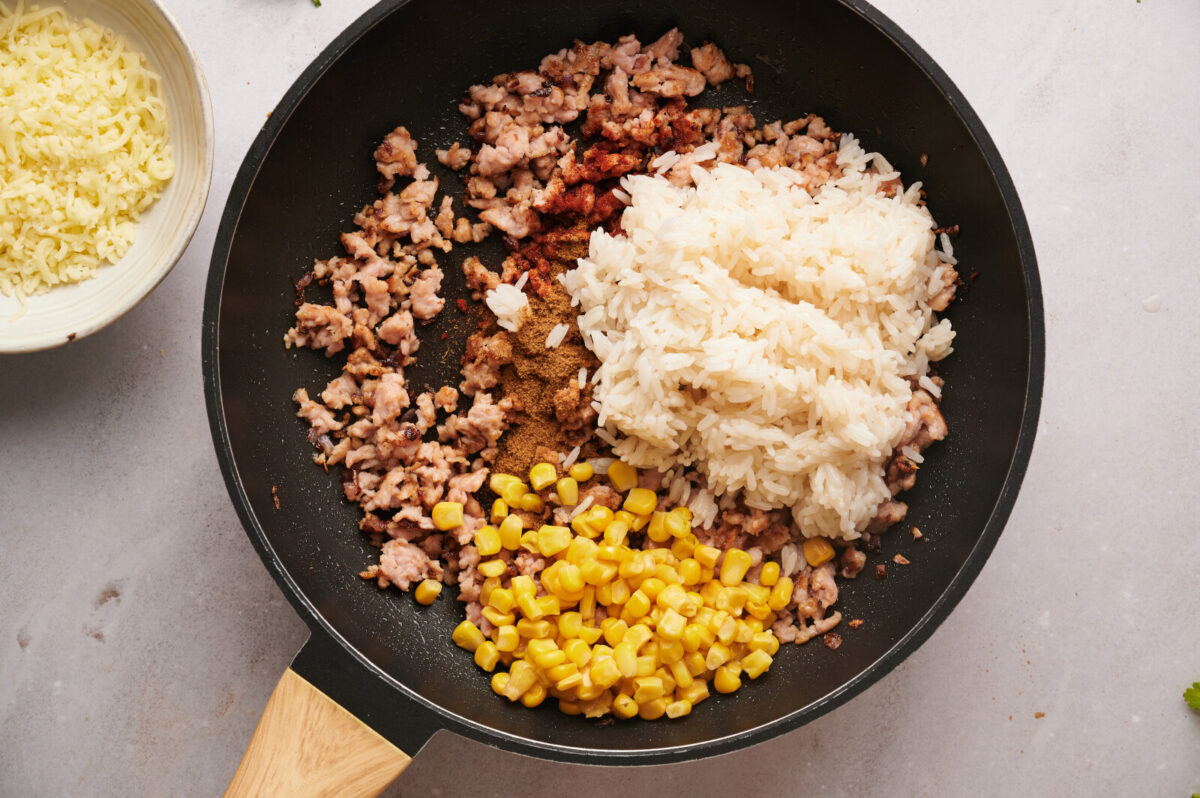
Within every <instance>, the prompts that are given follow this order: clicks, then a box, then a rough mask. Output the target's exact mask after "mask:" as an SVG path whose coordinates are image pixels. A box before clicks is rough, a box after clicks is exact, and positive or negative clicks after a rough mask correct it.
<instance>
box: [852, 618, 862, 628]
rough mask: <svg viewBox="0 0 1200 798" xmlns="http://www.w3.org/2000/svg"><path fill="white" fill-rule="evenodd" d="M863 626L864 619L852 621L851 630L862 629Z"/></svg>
mask: <svg viewBox="0 0 1200 798" xmlns="http://www.w3.org/2000/svg"><path fill="white" fill-rule="evenodd" d="M862 625H863V619H862V618H855V619H854V620H852V621H850V628H851V629H857V628H859V627H860V626H862Z"/></svg>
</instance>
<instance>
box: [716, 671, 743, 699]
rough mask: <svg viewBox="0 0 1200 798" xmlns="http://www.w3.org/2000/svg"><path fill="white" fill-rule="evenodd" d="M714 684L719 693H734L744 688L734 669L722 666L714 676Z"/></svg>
mask: <svg viewBox="0 0 1200 798" xmlns="http://www.w3.org/2000/svg"><path fill="white" fill-rule="evenodd" d="M712 683H713V687H715V688H716V690H717V692H718V693H732V692H734V691H736V690H737V689H738V688H739V687H741V686H742V679H741V676H739V675H738V674H736V673H734V671H733V669H731V668H727V667H725V666H724V665H722V666H721V667H719V668H717V672H716V673H715V674H714V675H713V680H712Z"/></svg>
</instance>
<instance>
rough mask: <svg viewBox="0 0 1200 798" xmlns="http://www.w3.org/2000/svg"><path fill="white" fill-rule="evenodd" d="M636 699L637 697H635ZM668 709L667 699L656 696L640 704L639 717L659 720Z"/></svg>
mask: <svg viewBox="0 0 1200 798" xmlns="http://www.w3.org/2000/svg"><path fill="white" fill-rule="evenodd" d="M634 700H635V701H636V700H637V699H634ZM666 711H667V699H665V698H656V699H654V700H653V701H647V702H646V703H645V704H639V705H638V717H639V718H641V719H642V720H658V719H659V718H661V717H662V716H663V715H664V714H665V713H666Z"/></svg>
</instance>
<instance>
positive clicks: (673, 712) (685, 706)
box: [666, 700, 692, 719]
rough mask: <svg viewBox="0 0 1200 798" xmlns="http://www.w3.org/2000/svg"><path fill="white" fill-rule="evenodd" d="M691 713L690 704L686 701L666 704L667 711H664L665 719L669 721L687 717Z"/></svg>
mask: <svg viewBox="0 0 1200 798" xmlns="http://www.w3.org/2000/svg"><path fill="white" fill-rule="evenodd" d="M691 711H692V702H691V701H686V700H684V701H672V702H671V703H669V704H667V710H666V712H667V717H668V718H671V719H674V718H682V717H683V716H684V715H687V714H688V713H690V712H691Z"/></svg>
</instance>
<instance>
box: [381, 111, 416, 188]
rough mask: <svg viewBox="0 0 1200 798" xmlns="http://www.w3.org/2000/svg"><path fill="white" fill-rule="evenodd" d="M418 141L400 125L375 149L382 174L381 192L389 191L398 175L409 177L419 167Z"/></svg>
mask: <svg viewBox="0 0 1200 798" xmlns="http://www.w3.org/2000/svg"><path fill="white" fill-rule="evenodd" d="M416 149H417V143H416V142H415V141H413V139H412V136H410V135H409V133H408V130H407V129H406V128H404V127H398V128H396V129H395V130H393V131H392V132H391V133H389V134H387V137H386V138H385V139H384V140H383V143H382V144H380V145H379V148H378V149H376V150H375V166H376V167H377V168H378V169H379V174H380V184H379V185H380V188H379V190H380V193H383V192H385V191H388V190H390V189H391V187H392V186H393V185H395V183H396V178H397V177H407V176H409V175H411V174H412V173H413V172H414V171H415V170H416V168H417V155H416Z"/></svg>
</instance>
